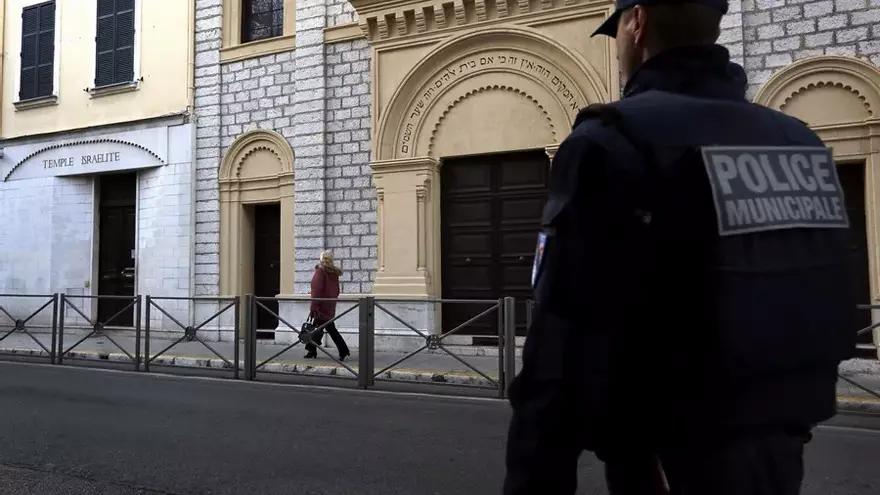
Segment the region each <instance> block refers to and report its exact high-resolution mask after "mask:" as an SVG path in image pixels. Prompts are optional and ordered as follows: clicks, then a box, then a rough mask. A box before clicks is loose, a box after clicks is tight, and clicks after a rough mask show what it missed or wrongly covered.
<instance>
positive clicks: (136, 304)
mask: <svg viewBox="0 0 880 495" xmlns="http://www.w3.org/2000/svg"><path fill="white" fill-rule="evenodd" d="M59 297H60V299H61V301H60V303H59V305H58V364H63V363H64V357H65V356H69V355H70V354H71V352H72V351H73V350H74V349H75V348H77V347H78V346H80V345H81V344H82V343H83V342H85V341H86V340H88V339H90V338H93V337H102V338H106V339H107V340H109V341H110V342H111V343H112V344H113V345H114V346H115V347H116V348H117V349H119V350H120V351H122V353H123V354H124V355H125V357H126V358H127V359H128V361H131V362H132V363H133V364H134V369H135V371H139V370H140V362H141V296H68V295H66V294H61V295H60V296H59ZM75 299H80V300H83V301H94V302H98V303H100V302H101V301H108V302H122V303H124V304H125V305H124V306H123V307H122V309H120V310H118V311H117V312H116V313H113V314H112V315H111V316H109V317H107V318H104V319H101V318H100V317H94V318H93V317H90V316H88V315H86V311H84V310H83V309H82V308H80V307H79V306H77V305H76V303H75V302H74V300H75ZM68 309H69V310H72V311H73V312H74V313H76V314H77V315H79V317H80V318H82V319H83V320H85V321H86V322H87V323H88V324H89V326H88V327H87V328H90V331H89V332H88V333H87V334H86V336H85V337H82V338H81V339H79V340H78V341H77V342H76V343H75V344H73V345H72V346H70V347H68V348H67V349H65V348H64V330H65V313H66V311H67V310H68ZM128 311H134V312H135V316H134V320H135V321H134V329H135V339H134V345H135V350H134V355H132V354H131V353H130V352H129V351H128V350H127V349H125V347H123V346H121V345H120V344H119V342H117V341H116V340H115V339H114V338H113V337H111V336H110V335H108V334H107V333H106V332H105V330H106V328H107V327H108V326H112V324H113V323H121V322H119V319H120V318H121V317H122V315H124V314H125V313H126V312H128ZM75 359H82V360H85V361H89V360H90V359H89V358H79V357H76V358H75Z"/></svg>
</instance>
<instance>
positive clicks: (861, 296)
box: [837, 163, 877, 357]
mask: <svg viewBox="0 0 880 495" xmlns="http://www.w3.org/2000/svg"><path fill="white" fill-rule="evenodd" d="M837 173H838V174H839V176H840V182H841V185H842V186H843V191H844V194H846V212H847V214H848V215H849V222H850V232H851V234H852V237H851V241H850V256H851V257H852V263H853V267H854V268H855V274H854V278H853V284H854V286H855V287H854V288H855V291H856V294H857V295H858V302H859V304H868V303H869V302H870V300H871V287H870V284H871V283H870V271H869V269H868V230H867V222H866V218H865V166H864V164H861V163H855V164H844V165H840V166H838V167H837ZM853 311H857V312H858V313H857V315H856V324H857V325H858V327H859V328H865V327H868V326H870V325H871V312H870V311H865V310H860V309H855V308H853ZM856 330H858V329H853V331H856ZM859 344H861V345H860V347H863V349H862V350H861V351H860V354H863V355H865V356H871V357H876V356H877V352H876V350H874V346H873V335H872V334H871V332H869V333H868V334H866V335H863V336H862V337H861V338H860V339H859ZM867 348H870V349H867Z"/></svg>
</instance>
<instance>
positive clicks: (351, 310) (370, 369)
mask: <svg viewBox="0 0 880 495" xmlns="http://www.w3.org/2000/svg"><path fill="white" fill-rule="evenodd" d="M144 299H145V302H146V304H144V305H142V301H144ZM11 301H16V302H14V303H13V302H11ZM18 301H24V302H27V303H28V304H30V306H28V304H23V303H19V302H18ZM77 301H79V302H80V303H79V304H78V303H77ZM101 301H110V302H115V303H116V305H117V307H121V308H122V309H119V310H118V311H117V312H115V313H114V314H112V315H110V316H108V317H106V318H100V317H91V316H89V314H93V310H94V309H95V307H96V305H95V304H94V303H98V302H101ZM172 301H183V302H187V303H190V304H197V303H216V304H217V307H218V308H219V309H218V310H216V311H213V310H212V311H211V314H210V315H209V316H206V317H203V318H199V321H198V322H197V323H192V322H191V320H192V319H196V318H195V317H194V316H190V317H189V320H187V319H184V318H181V317H178V316H175V315H174V314H173V311H171V310H169V308H168V307H166V304H168V303H170V302H172ZM314 301H318V302H334V303H336V304H338V305H339V306H340V311H339V312H338V314H337V315H336V316H335V317H334V318H333V319H331V320H329V321H326V322H319V323H318V324H317V325H316V326H313V327H311V329H304V327H303V325H302V322H301V321H299V318H296V324H294V323H292V322H291V321H290V320H293V319H294V318H293V317H290V316H285V315H284V311H280V310H278V309H275V308H274V306H273V305H271V304H269V303H270V302H272V303H282V304H283V303H293V304H300V305H302V307H300V308H299V312H300V313H303V314H307V313H308V309H307V307H306V305H308V304H310V303H312V302H314ZM520 302H524V303H525V306H524V308H525V312H526V314H525V315H524V316H525V321H526V324H527V326H530V324H531V321H532V313H533V311H534V302H533V301H531V300H527V301H520ZM86 304H87V305H88V309H86ZM412 304H426V305H433V306H434V310H435V311H434V313H433V314H434V315H438V314H442V312H443V308H444V307H447V308H448V307H450V306H456V305H478V306H480V308H479V309H477V310H475V311H474V312H473V314H472V315H470V316H469V317H467V318H466V320H465V321H463V322H461V323H458V324H455V325H453V326H452V328H439V327H442V325H437V324H435V323H434V322H421V323H414V322H412V321H407V315H406V314H404V312H402V311H401V310H400V309H396V308H395V305H398V306H399V305H412ZM169 305H170V304H169ZM516 305H517V301H515V300H514V299H513V298H504V299H499V300H481V301H479V300H446V299H431V300H404V299H376V298H373V297H364V298H359V299H310V298H305V297H304V298H266V297H255V296H251V295H248V296H245V298H244V299H243V300H241V299H240V298H238V297H153V296H143V298H142V296H100V295H98V296H69V295H64V294H53V295H38V294H34V295H27V294H0V349H2V345H3V342H4V341H6V340H7V339H10V337H11V336H13V335H22V336H23V337H20V338H17V339H14V340H17V341H18V342H22V341H24V340H26V341H27V342H28V343H31V342H33V343H34V344H36V346H37V347H36V348H34V349H29V350H28V352H27V353H18V352H3V351H2V350H0V354H12V355H15V356H19V357H20V356H22V355H23V354H24V355H30V356H39V357H40V358H43V357H48V359H49V361H50V362H51V363H53V364H63V363H64V361H65V360H77V361H98V362H101V363H107V362H116V363H120V362H122V363H126V362H127V363H131V364H133V365H134V369H135V370H137V371H140V370H141V364H143V371H147V372H149V371H151V367H152V366H157V365H161V366H169V364H167V363H168V362H163V360H162V359H161V358H163V357H164V356H166V355H168V354H169V353H170V352H171V351H172V349H174V348H175V347H177V346H180V345H182V344H184V343H196V344H198V346H199V347H202V348H204V349H207V350H208V351H209V352H210V354H211V355H212V356H214V357H216V358H217V359H216V360H215V359H213V358H212V359H209V361H211V363H210V364H209V365H208V366H198V367H199V368H200V369H201V368H211V369H212V370H213V371H217V370H227V371H231V374H232V377H233V378H236V379H238V378H240V372H241V371H243V373H244V378H245V379H247V380H256V379H259V378H260V376H261V375H270V374H281V375H308V376H312V377H315V376H317V377H321V378H336V379H343V380H347V381H349V382H352V383H356V385H357V386H359V387H361V388H371V387H375V386H377V384H379V383H385V382H390V383H397V382H403V383H410V384H411V383H418V384H421V385H429V386H435V385H437V386H455V387H459V388H463V389H466V388H475V389H484V390H488V391H493V392H495V393H497V395H498V396H499V397H504V396H505V395H506V391H507V389H508V388H509V386H510V383H511V381H512V380H513V377H514V375H515V374H516V357H515V355H516V321H517V319H516V315H517V309H516V308H517V306H516ZM22 307H27V309H22ZM859 308H860V309H862V310H868V311H874V310H880V305H864V306H859ZM142 310H143V312H144V315H145V318H146V323H145V325H144V332H143V335H142V333H141V313H142ZM129 311H132V312H134V318H133V330H134V342H133V344H132V343H131V342H130V341H129V342H128V343H129V345H130V346H131V345H133V347H134V350H133V351H130V350H128V349H126V347H125V346H123V345H121V344H120V343H119V341H117V339H116V338H114V336H113V335H110V334H108V333H107V331H106V330H107V328H108V327H110V326H112V325H114V323H118V321H119V319H120V317H121V316H122V315H123V314H124V313H126V312H129ZM155 312H159V313H161V315H163V316H164V318H165V319H167V320H168V321H170V322H172V323H173V324H174V325H175V326H176V330H178V331H182V334H181V335H180V336H179V337H176V336H175V337H174V338H173V339H171V340H172V341H171V342H170V344H168V345H163V347H162V349H161V350H160V351H159V352H156V353H155V354H153V353H152V351H151V340H152V337H153V335H154V331H155V329H154V328H153V327H152V320H153V318H152V317H153V316H154V315H155ZM260 312H264V313H266V314H269V315H271V316H272V317H273V318H275V319H277V321H278V327H277V328H276V329H274V330H273V331H274V332H275V333H281V334H286V335H287V336H288V339H287V340H288V342H289V343H287V344H283V347H281V348H280V349H278V348H275V349H271V350H269V351H268V352H265V351H267V349H266V348H265V346H261V344H260V343H259V341H258V339H257V334H258V331H259V329H258V328H257V326H258V325H257V320H258V318H257V316H258V314H259V313H260ZM95 314H97V313H95ZM192 314H193V312H190V315H192ZM354 314H356V315H357V319H356V322H357V323H356V325H357V333H358V355H357V358H358V359H357V361H356V364H355V363H351V362H345V361H343V360H341V359H339V358H337V357H336V356H334V355H333V354H332V353H331V352H329V351H328V350H326V349H325V348H324V346H322V345H321V342H320V341H318V340H317V339H316V337H315V335H317V334H318V333H319V332H320V331H323V330H326V329H328V328H329V327H330V326H331V325H335V324H336V323H338V322H340V321H341V320H342V319H343V318H345V317H347V316H348V315H354ZM69 315H70V316H74V318H79V319H82V320H83V321H84V322H85V324H80V325H74V326H75V327H78V328H84V329H86V330H87V333H86V334H85V335H84V336H82V337H79V338H78V339H77V340H76V341H75V343H73V344H72V345H69V346H68V347H66V346H65V340H66V339H69V338H70V337H71V326H70V323H69V322H68V316H69ZM224 315H225V317H228V319H227V320H225V323H223V324H220V323H218V319H220V318H221V317H224ZM49 317H51V318H49ZM377 317H379V318H384V319H385V320H387V321H390V322H393V323H394V324H395V325H397V326H398V327H399V328H398V329H397V332H398V333H396V334H395V335H396V336H398V337H399V336H401V335H403V334H405V335H406V336H409V337H410V338H411V339H415V341H416V342H417V343H418V344H417V346H416V347H417V348H416V349H415V350H413V351H410V352H405V353H403V355H402V356H400V357H399V358H395V359H393V361H390V362H385V363H382V364H381V366H380V369H378V370H377V365H376V356H377V352H376V341H377V339H378V338H382V337H384V336H386V334H387V332H386V331H385V330H382V329H379V330H378V331H377V322H376V320H377ZM40 318H42V319H43V320H49V319H51V325H49V324H48V323H46V322H44V323H42V324H37V323H35V320H39V319H40ZM183 321H190V322H191V324H184V323H183ZM441 321H442V319H441ZM486 322H491V326H492V328H494V338H497V341H495V343H494V345H492V346H491V347H486V348H487V349H491V350H492V353H493V357H495V356H497V358H496V359H497V362H496V363H494V365H492V366H491V369H490V368H489V367H487V366H486V365H485V363H483V366H482V369H481V367H480V366H477V365H475V364H474V363H473V362H471V360H469V359H468V356H467V355H465V354H463V353H461V352H457V349H456V345H455V344H456V343H455V342H454V338H456V337H457V336H459V335H461V334H465V333H466V334H468V335H473V334H475V332H473V331H471V330H473V329H474V327H475V325H477V324H485V323H486ZM212 324H214V327H216V328H219V327H221V326H222V327H223V328H224V331H228V332H231V334H232V338H231V343H232V349H231V350H227V351H226V352H225V353H224V352H223V350H221V349H220V348H221V347H222V346H221V344H220V342H218V343H214V342H210V341H209V340H206V339H205V338H202V337H201V336H200V335H199V332H200V331H202V330H206V329H208V327H209V325H212ZM35 326H42V327H44V328H45V327H46V326H51V341H50V343H48V344H46V343H45V342H44V341H45V337H44V338H43V339H42V340H41V339H40V338H38V336H37V335H35V332H34V331H33V329H34V327H35ZM386 326H387V325H386ZM214 327H212V328H214ZM878 328H880V322H878V323H875V324H873V325H870V326H868V327H865V328H863V329H861V330H858V335H859V336H865V335H868V334H870V333H871V332H873V331H874V330H876V329H878ZM164 331H165V330H163V332H164ZM218 335H219V334H218ZM98 337H100V338H102V339H106V340H107V341H109V342H110V343H111V344H112V345H113V346H114V347H115V348H116V349H118V350H119V351H120V352H121V353H120V354H116V355H115V356H110V355H108V354H104V355H100V354H99V355H97V357H96V355H95V354H94V353H78V352H76V349H77V348H78V347H79V346H81V345H82V344H83V343H84V342H86V341H87V340H89V339H93V338H98ZM120 338H121V337H120ZM142 338H143V340H142ZM239 339H241V340H242V342H243V344H244V349H243V350H241V349H240V342H239ZM10 340H13V339H10ZM219 340H222V339H218V341H219ZM450 341H453V342H450ZM142 342H143V353H142V352H141V344H142ZM309 343H311V344H315V351H316V352H320V353H322V354H323V355H324V356H325V357H327V358H329V359H330V366H319V365H314V364H302V363H301V362H296V363H294V364H291V362H290V361H287V362H283V361H280V359H281V358H282V356H284V355H285V354H287V353H289V352H290V351H291V350H293V349H296V348H302V347H304V346H305V345H306V344H309ZM459 343H460V342H459ZM872 349H876V347H872ZM17 350H18V349H14V348H13V349H11V351H17ZM261 353H262V357H260V354H261ZM429 353H432V354H438V355H442V356H446V357H449V358H451V359H452V360H454V361H455V362H456V363H458V364H460V365H461V366H463V367H464V370H465V373H464V374H463V376H462V377H458V378H460V379H458V378H456V375H455V373H447V374H446V375H445V376H436V375H435V376H429V377H428V378H427V379H426V378H425V376H423V375H424V374H425V373H428V374H429V375H430V373H431V372H432V371H443V372H446V371H448V370H430V369H429V370H424V369H422V372H423V373H422V374H421V375H422V376H409V375H413V372H412V370H402V368H401V366H403V365H405V364H407V363H412V362H413V360H414V358H415V357H416V356H419V355H422V356H424V355H426V354H429ZM170 363H171V364H170V365H171V366H174V367H187V366H186V365H182V364H180V362H178V361H177V359H174V360H170ZM496 365H497V366H496ZM496 370H497V374H496ZM417 371H418V369H417ZM415 374H416V375H419V373H415ZM448 378H449V379H448ZM840 379H841V380H842V381H843V382H846V383H847V384H849V385H851V386H852V387H855V388H857V389H859V390H861V391H862V392H864V393H867V394H869V395H871V396H873V397H875V398H877V399H880V389H875V388H878V387H874V385H873V384H871V385H866V384H865V383H859V380H857V379H854V378H853V377H851V376H846V375H844V374H842V373H841V375H840ZM872 387H874V388H872Z"/></svg>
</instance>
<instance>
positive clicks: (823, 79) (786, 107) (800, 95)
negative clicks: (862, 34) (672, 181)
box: [756, 57, 880, 351]
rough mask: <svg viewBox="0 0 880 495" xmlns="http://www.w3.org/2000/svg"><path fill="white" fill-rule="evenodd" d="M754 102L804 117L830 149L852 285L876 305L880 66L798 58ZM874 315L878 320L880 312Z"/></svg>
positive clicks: (866, 318)
mask: <svg viewBox="0 0 880 495" xmlns="http://www.w3.org/2000/svg"><path fill="white" fill-rule="evenodd" d="M756 102H757V103H760V104H763V105H766V106H769V107H771V108H774V109H776V110H780V111H783V112H785V113H787V114H789V115H792V116H794V117H797V118H799V119H801V120H803V121H804V122H806V123H807V124H809V125H810V127H811V128H812V129H813V130H814V131H816V133H818V134H819V136H820V137H821V138H822V140H823V141H825V144H826V145H828V146H829V147H831V148H832V149H833V152H834V158H835V160H836V161H837V163H838V171H839V174H840V178H841V182H842V184H843V186H844V192H845V194H846V202H847V209H848V211H849V216H850V220H851V223H852V227H853V228H852V232H853V237H852V244H851V245H852V249H851V255H852V257H853V261H854V263H855V264H856V266H858V268H859V272H858V273H857V277H856V279H855V280H854V281H853V283H854V284H855V286H856V290H857V291H858V292H859V294H860V295H861V299H862V301H861V302H863V303H869V302H870V303H872V304H877V303H878V302H880V253H878V251H877V250H878V248H880V237H878V236H880V70H878V69H877V68H876V67H875V66H873V65H871V64H869V63H867V62H863V61H861V60H858V59H855V58H849V57H815V58H809V59H805V60H801V61H799V62H797V63H795V64H792V65H791V66H789V67H787V68H786V69H784V70H782V71H780V72H778V73H777V74H776V75H774V76H773V78H771V79H770V80H769V81H768V82H767V83H766V84H765V85H764V86H763V87H762V88H761V90H760V91H759V92H758V95H757V96H756ZM857 311H858V310H857ZM857 315H858V317H859V321H860V324H861V325H863V327H864V326H868V325H869V324H870V322H871V321H872V315H870V314H869V313H868V312H866V311H858V312H857ZM873 316H874V318H873V320H874V321H876V320H877V317H878V316H880V315H877V314H875V315H873ZM867 337H868V338H867V340H863V341H862V342H861V345H862V346H863V347H876V345H877V344H880V332H875V334H874V335H873V337H872V336H870V335H869V336H867ZM871 338H873V345H872V342H871ZM872 351H873V349H872Z"/></svg>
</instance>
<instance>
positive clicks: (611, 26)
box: [593, 0, 727, 38]
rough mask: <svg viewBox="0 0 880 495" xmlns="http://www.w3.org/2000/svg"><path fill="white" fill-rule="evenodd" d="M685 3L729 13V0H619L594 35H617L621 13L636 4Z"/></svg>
mask: <svg viewBox="0 0 880 495" xmlns="http://www.w3.org/2000/svg"><path fill="white" fill-rule="evenodd" d="M676 3H678V4H683V3H695V4H699V5H705V6H706V7H711V8H713V9H716V10H718V11H719V12H721V14H726V13H727V0H617V5H616V9H615V10H614V13H613V14H611V17H609V18H608V19H607V20H606V21H605V22H603V23H602V25H601V26H599V29H597V30H596V32H595V33H593V36H597V35H600V34H604V35H605V36H610V37H612V38H614V37H616V36H617V24H618V23H619V21H620V15H621V14H622V13H623V12H624V11H625V10H627V9H631V8H633V7H635V6H636V5H661V4H667V5H668V4H676Z"/></svg>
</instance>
